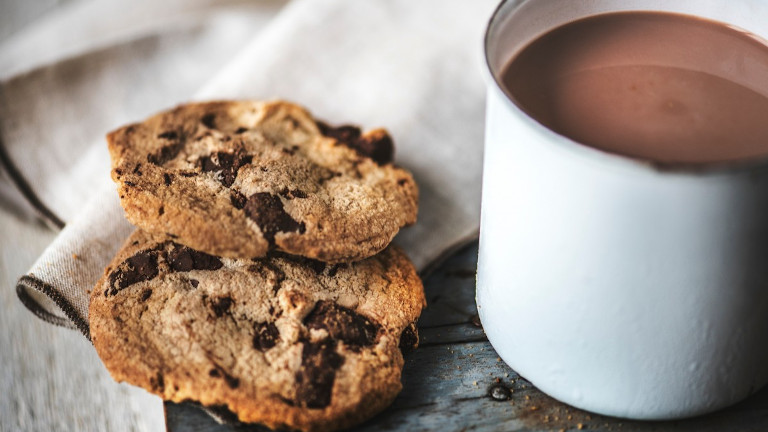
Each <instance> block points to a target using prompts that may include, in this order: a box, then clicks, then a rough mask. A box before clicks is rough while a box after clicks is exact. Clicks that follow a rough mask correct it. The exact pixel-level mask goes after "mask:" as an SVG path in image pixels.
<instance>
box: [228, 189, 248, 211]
mask: <svg viewBox="0 0 768 432" xmlns="http://www.w3.org/2000/svg"><path fill="white" fill-rule="evenodd" d="M229 201H230V202H232V205H233V206H234V207H235V208H236V209H239V210H242V209H243V207H245V201H246V199H245V195H243V194H241V193H240V192H238V191H236V190H232V191H229Z"/></svg>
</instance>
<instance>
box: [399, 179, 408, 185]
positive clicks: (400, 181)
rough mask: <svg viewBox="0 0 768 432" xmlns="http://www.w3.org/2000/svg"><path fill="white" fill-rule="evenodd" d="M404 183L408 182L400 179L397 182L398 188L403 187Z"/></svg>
mask: <svg viewBox="0 0 768 432" xmlns="http://www.w3.org/2000/svg"><path fill="white" fill-rule="evenodd" d="M406 183H408V180H406V179H400V180H398V181H397V185H398V186H405V184H406Z"/></svg>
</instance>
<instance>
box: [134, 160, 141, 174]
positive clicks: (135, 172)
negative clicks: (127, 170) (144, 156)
mask: <svg viewBox="0 0 768 432" xmlns="http://www.w3.org/2000/svg"><path fill="white" fill-rule="evenodd" d="M133 173H134V174H136V175H137V176H141V164H140V163H137V164H136V166H135V167H133Z"/></svg>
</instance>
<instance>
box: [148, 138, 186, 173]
mask: <svg viewBox="0 0 768 432" xmlns="http://www.w3.org/2000/svg"><path fill="white" fill-rule="evenodd" d="M183 148H184V140H183V139H180V140H179V141H178V142H175V143H173V144H170V145H167V146H165V147H162V148H161V149H160V150H159V151H157V152H155V153H153V154H150V155H147V161H149V162H150V163H152V164H154V165H157V166H162V165H163V164H164V163H166V162H168V161H169V160H171V159H173V158H175V157H176V156H177V155H178V154H179V152H181V150H182V149H183Z"/></svg>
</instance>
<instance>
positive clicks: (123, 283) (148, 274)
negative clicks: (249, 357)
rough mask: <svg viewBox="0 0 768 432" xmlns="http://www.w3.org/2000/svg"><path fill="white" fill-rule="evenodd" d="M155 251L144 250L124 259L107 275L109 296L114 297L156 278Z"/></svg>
mask: <svg viewBox="0 0 768 432" xmlns="http://www.w3.org/2000/svg"><path fill="white" fill-rule="evenodd" d="M157 255H158V253H157V251H153V250H144V251H141V252H138V253H136V254H135V255H133V256H132V257H130V258H128V259H126V260H125V261H124V262H123V264H121V265H120V267H118V269H117V270H115V271H114V272H112V273H111V274H110V275H109V287H110V288H109V289H108V290H107V291H108V294H109V295H115V294H117V292H118V291H119V290H122V289H124V288H126V287H128V286H131V285H133V284H136V283H139V282H143V281H146V280H150V279H152V278H154V277H155V276H157V274H158V268H157Z"/></svg>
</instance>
